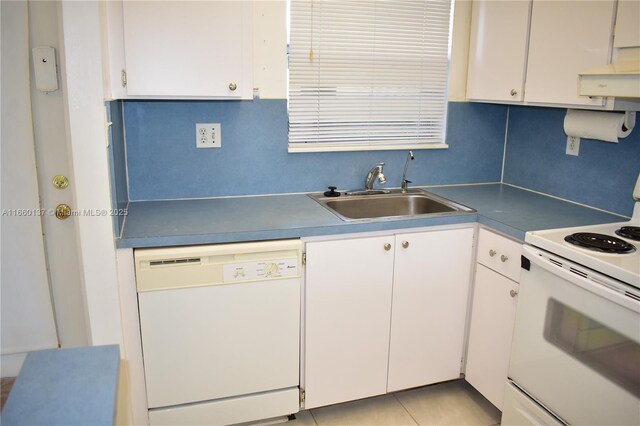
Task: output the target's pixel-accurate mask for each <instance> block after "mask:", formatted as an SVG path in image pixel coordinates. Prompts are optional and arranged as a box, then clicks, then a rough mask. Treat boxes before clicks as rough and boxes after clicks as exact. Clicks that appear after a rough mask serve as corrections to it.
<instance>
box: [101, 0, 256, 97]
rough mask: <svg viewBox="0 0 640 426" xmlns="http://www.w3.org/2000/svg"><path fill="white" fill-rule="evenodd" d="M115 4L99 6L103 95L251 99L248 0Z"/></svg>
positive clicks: (250, 3) (250, 22) (251, 16)
mask: <svg viewBox="0 0 640 426" xmlns="http://www.w3.org/2000/svg"><path fill="white" fill-rule="evenodd" d="M109 3H111V2H109ZM114 3H115V4H110V5H107V6H106V7H104V8H103V14H104V16H105V25H106V28H107V42H106V45H107V46H106V48H105V51H106V52H107V53H106V56H107V57H108V62H109V66H108V67H107V68H108V70H107V71H106V73H107V74H108V76H109V77H108V79H109V82H108V83H107V86H110V87H107V88H106V92H107V97H108V98H111V97H113V98H118V97H133V98H209V99H251V98H252V96H253V81H252V75H253V63H252V59H253V58H252V50H253V37H252V18H253V11H252V7H253V6H252V3H253V2H249V1H183V2H175V1H124V2H114ZM120 68H121V71H123V72H124V73H125V74H126V87H125V88H122V87H119V86H122V84H123V82H121V77H122V76H121V72H120V70H119V69H120ZM123 76H124V75H123Z"/></svg>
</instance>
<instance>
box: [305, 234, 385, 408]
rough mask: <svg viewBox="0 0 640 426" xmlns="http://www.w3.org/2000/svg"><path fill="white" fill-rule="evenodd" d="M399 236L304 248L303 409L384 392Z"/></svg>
mask: <svg viewBox="0 0 640 426" xmlns="http://www.w3.org/2000/svg"><path fill="white" fill-rule="evenodd" d="M393 246H394V239H393V235H390V236H384V237H374V238H356V239H347V240H338V241H320V242H310V243H307V244H306V253H307V264H306V278H305V282H306V287H305V293H306V294H305V310H306V313H305V338H304V354H305V356H304V372H305V374H304V377H305V383H304V388H305V391H306V399H305V408H307V409H309V408H314V407H319V406H323V405H329V404H335V403H338V402H344V401H351V400H354V399H360V398H366V397H369V396H373V395H380V394H384V393H385V392H386V386H387V363H388V354H389V317H390V315H391V286H392V280H393V255H394V247H393Z"/></svg>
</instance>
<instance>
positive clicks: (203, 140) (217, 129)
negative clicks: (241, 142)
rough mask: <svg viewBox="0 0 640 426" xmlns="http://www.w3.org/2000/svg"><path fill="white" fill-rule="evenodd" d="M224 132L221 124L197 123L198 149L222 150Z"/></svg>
mask: <svg viewBox="0 0 640 426" xmlns="http://www.w3.org/2000/svg"><path fill="white" fill-rule="evenodd" d="M221 146H222V131H221V126H220V123H196V147H197V148H220V147H221Z"/></svg>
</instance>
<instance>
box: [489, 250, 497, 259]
mask: <svg viewBox="0 0 640 426" xmlns="http://www.w3.org/2000/svg"><path fill="white" fill-rule="evenodd" d="M495 255H496V251H495V250H493V249H491V250H489V256H491V257H493V256H495Z"/></svg>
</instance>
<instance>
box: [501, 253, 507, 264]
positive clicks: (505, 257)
mask: <svg viewBox="0 0 640 426" xmlns="http://www.w3.org/2000/svg"><path fill="white" fill-rule="evenodd" d="M500 260H501V261H502V263H504V262H506V261H507V260H509V258H508V257H507V256H505V255H504V254H503V255H502V256H500Z"/></svg>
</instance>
